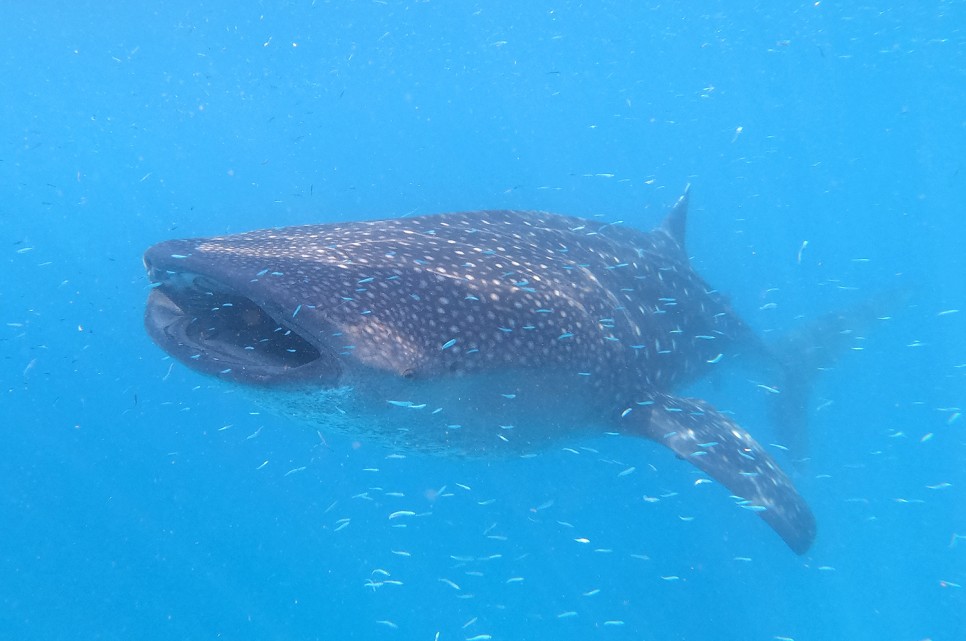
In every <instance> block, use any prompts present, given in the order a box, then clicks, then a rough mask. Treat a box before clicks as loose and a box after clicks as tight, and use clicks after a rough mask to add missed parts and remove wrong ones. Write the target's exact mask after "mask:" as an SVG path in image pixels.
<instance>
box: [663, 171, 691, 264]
mask: <svg viewBox="0 0 966 641" xmlns="http://www.w3.org/2000/svg"><path fill="white" fill-rule="evenodd" d="M690 194H691V185H685V186H684V193H683V194H681V197H680V198H678V200H677V202H676V203H674V207H672V208H671V211H670V212H668V215H667V216H666V217H665V218H664V222H663V223H661V227H660V229H661V231H663V232H664V233H665V234H667V235H668V236H670V237H671V239H672V240H673V241H674V242H676V243H677V244H678V246H679V247H680V248H681V250H682V251H683V250H684V236H685V233H686V231H687V229H686V228H687V223H688V197H689V196H690Z"/></svg>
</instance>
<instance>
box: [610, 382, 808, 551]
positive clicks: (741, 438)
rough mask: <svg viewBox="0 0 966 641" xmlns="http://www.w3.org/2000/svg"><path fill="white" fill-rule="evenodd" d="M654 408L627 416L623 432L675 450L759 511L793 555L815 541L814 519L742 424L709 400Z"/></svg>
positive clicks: (674, 401)
mask: <svg viewBox="0 0 966 641" xmlns="http://www.w3.org/2000/svg"><path fill="white" fill-rule="evenodd" d="M652 399H653V404H650V405H644V406H641V407H637V408H635V409H634V411H632V412H627V411H625V412H623V414H622V417H621V419H620V422H619V425H620V428H621V430H622V431H623V432H625V433H628V434H633V435H637V436H646V437H647V438H649V439H652V440H654V441H656V442H658V443H660V444H662V445H664V446H666V447H668V448H670V449H671V450H673V451H674V453H675V454H677V455H678V456H679V457H681V458H682V459H684V460H686V461H688V462H689V463H691V464H692V465H694V466H696V467H697V468H698V469H700V470H701V471H702V472H705V473H706V474H708V475H709V476H711V477H712V478H714V479H715V480H717V481H718V482H719V483H721V484H722V485H724V486H725V487H727V488H728V489H729V490H730V491H731V493H732V494H734V495H736V496H738V497H740V500H739V505H740V506H741V507H742V508H744V509H747V510H750V511H752V512H757V513H758V515H759V516H761V518H762V519H764V520H765V522H766V523H767V524H768V525H769V526H771V528H772V529H773V530H775V532H777V533H778V535H779V536H781V537H782V539H783V540H784V541H785V543H786V544H788V547H790V548H791V549H792V550H793V551H795V552H796V553H798V554H804V553H805V552H806V551H807V550H808V548H809V547H810V546H811V544H812V541H813V540H814V539H815V517H814V516H812V512H811V510H810V509H809V508H808V505H807V504H806V503H805V500H804V499H803V498H802V497H801V495H799V493H798V491H797V490H796V489H795V487H794V486H793V485H792V482H791V481H790V480H789V478H788V476H786V475H785V473H784V472H782V470H781V469H780V468H779V467H778V465H777V464H776V463H775V462H774V461H773V460H772V458H771V457H770V456H769V455H768V453H767V452H765V450H764V449H762V447H761V445H759V444H758V443H757V442H756V441H755V440H754V439H753V438H752V437H751V436H750V435H749V434H748V433H747V432H746V431H745V430H744V429H742V428H741V426H739V425H738V424H737V423H735V422H734V421H732V420H731V419H729V418H728V417H726V416H725V415H723V414H721V413H720V412H718V411H717V410H716V409H714V408H713V407H711V406H710V405H709V404H707V403H705V402H704V401H700V400H697V399H691V398H680V397H675V396H669V395H665V394H659V395H656V396H653V397H652Z"/></svg>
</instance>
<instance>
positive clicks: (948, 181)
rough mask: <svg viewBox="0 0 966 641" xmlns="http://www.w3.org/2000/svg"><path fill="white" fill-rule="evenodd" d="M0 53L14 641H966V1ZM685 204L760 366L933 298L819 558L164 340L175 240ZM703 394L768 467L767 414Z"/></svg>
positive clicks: (21, 11)
mask: <svg viewBox="0 0 966 641" xmlns="http://www.w3.org/2000/svg"><path fill="white" fill-rule="evenodd" d="M2 13H3V18H2V20H0V92H2V93H0V266H2V267H0V268H2V272H0V274H2V275H0V434H2V439H0V639H2V640H7V639H10V640H28V639H38V640H39V639H45V640H54V639H159V640H160V639H164V640H171V639H279V640H283V639H292V640H300V639H306V640H308V639H377V640H382V639H386V640H392V639H406V640H410V639H413V640H425V641H433V640H434V639H439V640H444V641H445V640H450V639H459V640H471V641H486V640H488V639H491V638H492V639H493V640H494V641H502V640H542V639H555V640H566V639H581V640H584V639H605V640H614V641H618V640H625V639H627V640H647V641H650V640H662V639H679V640H689V641H691V640H706V639H714V640H731V639H734V640H745V641H754V640H763V641H765V640H771V639H777V640H780V641H781V640H787V639H794V640H795V641H810V640H824V639H855V640H858V639H863V640H864V639H876V640H895V641H922V640H925V639H931V640H933V641H947V640H948V641H954V640H963V639H966V588H964V587H962V586H966V493H964V492H966V465H964V462H966V419H963V418H962V414H961V412H962V407H963V405H964V403H966V279H964V274H966V262H964V254H963V246H964V243H966V210H964V206H963V203H964V202H966V174H964V172H963V163H964V150H966V3H963V2H959V1H939V0H923V1H921V2H915V3H912V2H909V3H899V2H878V3H837V2H828V1H812V2H783V3H772V2H749V3H735V2H713V1H702V2H646V1H645V2H583V3H581V2H544V1H543V0H535V1H533V2H529V1H528V2H463V1H452V2H447V1H439V0H437V1H433V2H416V1H408V2H397V1H394V0H386V1H364V2H322V1H318V0H315V1H313V0H305V1H292V2H276V3H272V2H250V3H249V2H242V3H230V2H169V3H164V4H163V5H159V6H157V7H149V6H147V5H141V4H136V3H98V2H84V1H80V2H72V3H57V2H49V1H40V2H30V3H18V2H5V3H3V4H2ZM687 184H691V185H692V197H691V215H690V218H689V229H688V250H689V253H690V254H691V255H692V256H693V258H692V261H693V265H694V267H695V268H696V269H697V270H698V271H699V272H700V273H701V274H702V275H703V276H704V277H705V278H706V279H707V280H708V281H709V282H710V283H711V284H712V285H713V286H715V287H716V288H718V289H719V290H721V291H722V292H725V293H727V294H728V295H729V297H730V299H731V301H732V303H733V304H734V306H735V308H736V309H737V310H738V311H739V312H740V313H741V314H742V315H743V316H744V318H745V319H746V320H747V321H748V323H749V324H750V325H752V326H753V327H754V328H755V329H756V330H757V331H759V332H760V333H761V334H762V335H763V336H765V337H766V339H767V338H768V337H770V336H771V337H774V336H780V335H781V333H782V332H784V331H789V330H793V329H794V328H795V327H796V325H797V324H798V323H800V322H802V321H807V319H809V318H814V317H817V316H818V315H820V314H821V313H823V312H826V311H830V310H835V309H839V308H843V307H847V306H849V305H850V304H856V303H860V302H861V301H863V300H865V299H866V298H867V297H874V296H876V295H877V294H880V293H881V292H890V291H910V292H911V293H912V296H911V298H910V299H909V301H908V302H907V301H905V300H903V299H902V297H901V296H898V295H897V296H896V301H895V305H894V309H890V310H889V311H888V313H886V314H883V315H882V318H880V319H878V320H876V322H875V324H873V325H872V326H871V327H868V328H863V329H862V331H861V335H857V336H856V337H855V341H854V342H853V343H852V347H851V349H848V350H847V352H846V353H845V354H843V355H842V357H841V358H840V359H839V360H838V362H837V363H836V365H835V366H834V367H833V368H830V369H828V370H827V371H824V372H822V373H821V374H820V376H819V377H818V379H817V381H816V388H815V393H814V395H813V398H812V405H813V407H812V412H811V421H810V436H809V438H810V441H811V451H810V453H811V457H810V461H808V463H807V464H806V465H803V466H800V467H798V468H796V469H797V472H796V473H795V482H796V485H797V486H798V488H799V489H800V490H801V492H802V493H803V495H804V496H805V497H806V499H807V500H808V501H809V503H810V505H811V506H812V508H813V510H814V511H815V513H816V517H817V519H818V527H819V533H818V538H817V540H816V543H815V545H814V546H813V548H812V549H811V550H810V551H809V552H808V553H807V554H806V555H804V556H802V557H798V556H796V555H794V554H793V553H791V552H790V551H789V550H788V549H787V548H786V547H785V546H784V544H783V543H782V542H781V541H780V540H779V539H778V537H776V536H774V534H773V533H772V532H770V531H769V530H768V528H766V527H764V526H763V524H762V523H761V522H760V520H759V519H757V518H752V517H751V516H750V515H748V514H747V512H744V511H742V510H740V509H737V508H736V507H735V505H734V502H733V501H730V500H728V498H727V492H726V491H725V490H724V489H723V488H722V487H720V486H719V485H717V484H695V482H694V481H695V479H696V478H698V476H697V473H696V471H695V470H694V469H693V468H691V467H690V466H688V465H686V464H684V463H681V462H679V461H677V460H676V459H675V457H674V456H673V455H672V454H671V453H670V452H668V451H666V450H664V449H663V448H661V447H659V446H658V445H655V444H653V443H649V442H645V441H637V440H633V439H628V438H612V437H605V436H602V437H600V438H598V439H590V440H580V439H574V440H573V442H563V443H561V444H560V447H559V448H552V449H550V450H548V451H544V452H541V453H540V454H539V455H538V456H536V457H533V458H526V459H513V460H494V461H464V460H454V459H445V458H433V457H429V456H424V455H419V454H412V453H402V456H400V453H397V452H393V451H391V450H387V449H385V448H383V447H382V446H380V445H377V444H372V443H366V442H356V441H353V440H352V439H350V438H348V437H345V436H341V435H339V434H338V433H330V432H328V431H326V427H325V426H324V425H319V426H314V427H313V426H305V425H298V424H293V423H292V422H291V421H289V420H286V419H284V418H282V417H279V416H275V415H272V414H270V413H267V412H264V411H262V410H261V409H260V408H259V407H258V406H256V405H254V404H253V403H251V402H250V401H249V400H248V399H247V398H246V397H245V396H244V395H242V394H239V393H237V392H236V390H234V389H232V388H229V387H226V386H222V385H220V384H218V383H217V382H215V381H214V380H212V379H209V378H205V377H203V376H201V375H199V374H196V373H194V372H192V371H189V370H188V369H187V368H185V367H183V366H181V365H179V364H173V361H172V360H170V359H169V358H167V356H166V355H165V354H164V353H163V352H162V351H161V350H159V349H158V348H157V347H155V346H154V345H153V343H151V341H150V340H149V339H148V337H147V335H146V334H145V333H144V331H143V328H142V314H143V305H144V300H145V298H146V295H147V293H148V281H147V279H146V277H145V275H144V270H143V267H142V264H141V254H142V252H143V251H144V249H145V248H147V247H148V246H149V245H151V244H153V243H155V242H159V241H161V240H164V239H167V238H175V237H187V236H198V235H216V234H225V233H232V232H240V231H245V230H249V229H254V228H263V227H271V226H281V225H290V224H304V223H318V222H332V221H339V220H347V219H363V218H377V217H395V216H404V215H411V214H415V213H419V214H423V213H434V212H443V211H459V210H470V209H481V208H490V209H498V208H513V209H542V210H549V211H554V212H559V213H565V214H572V215H580V216H596V215H602V216H605V217H607V218H608V219H614V220H623V221H625V224H628V225H633V226H636V227H639V228H641V229H648V228H650V227H652V226H654V225H656V224H658V223H659V222H660V220H661V218H662V216H663V214H664V212H665V211H666V210H667V207H668V206H670V205H671V204H672V203H673V202H674V200H675V199H676V198H677V197H678V195H679V194H680V193H681V192H682V190H683V189H684V187H685V185H687ZM960 309H962V310H963V311H960ZM683 392H685V393H688V394H694V395H698V396H702V397H705V398H707V399H709V400H710V401H711V402H713V403H714V404H715V405H716V406H718V407H719V408H721V409H727V410H730V411H733V412H734V413H735V415H736V417H737V419H738V420H739V422H740V423H741V424H742V425H744V426H745V427H747V428H748V429H749V431H750V432H751V433H752V434H754V435H755V436H756V437H757V438H758V439H759V440H760V441H761V442H762V443H770V442H774V436H773V434H774V430H773V427H772V426H771V425H770V424H769V422H768V413H767V411H766V408H765V399H764V398H763V397H764V396H766V395H767V393H766V392H763V391H762V390H761V389H760V387H759V386H758V385H756V383H755V381H753V380H751V379H750V378H749V377H747V376H744V375H741V374H738V375H735V376H731V377H729V378H728V379H727V380H720V381H717V380H712V381H705V382H702V383H700V384H698V385H696V386H694V387H693V388H692V389H688V390H683ZM316 428H317V429H316ZM783 462H784V463H785V464H786V466H787V467H788V468H789V469H793V466H791V465H790V464H789V463H788V461H787V460H786V461H783ZM631 468H633V469H632V470H631ZM628 470H631V471H630V472H628ZM398 511H407V512H408V511H412V512H415V513H416V514H417V516H416V517H414V518H408V519H399V518H394V519H390V518H389V515H391V514H393V513H396V512H398ZM400 525H405V526H406V527H399V526H400Z"/></svg>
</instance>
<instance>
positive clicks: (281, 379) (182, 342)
mask: <svg viewBox="0 0 966 641" xmlns="http://www.w3.org/2000/svg"><path fill="white" fill-rule="evenodd" d="M147 267H148V275H149V277H150V278H151V280H152V286H153V289H152V291H151V293H150V295H149V296H148V302H147V308H146V310H145V315H144V324H145V327H146V328H147V330H148V333H149V334H150V336H151V338H152V339H153V340H154V341H155V342H156V343H157V344H158V345H159V346H160V347H161V348H163V349H164V350H165V351H167V352H168V353H170V354H171V355H173V356H174V357H176V358H177V359H178V360H180V361H182V362H184V363H185V364H186V365H188V366H190V367H191V368H193V369H195V370H198V371H200V372H203V373H205V374H214V375H217V376H219V377H221V378H226V379H229V380H231V381H232V382H237V383H245V384H249V385H257V386H277V385H282V384H291V383H305V382H306V381H308V380H311V381H313V382H314V383H317V384H319V385H331V384H334V383H335V382H336V381H337V379H338V377H339V373H340V367H339V365H338V361H337V359H336V358H335V356H334V355H333V354H331V353H329V351H328V350H326V349H325V348H324V347H322V346H321V345H318V344H316V343H314V342H312V341H311V340H309V339H308V338H307V337H306V336H304V335H303V333H302V332H301V331H300V329H299V328H298V327H297V326H296V325H295V324H294V323H291V322H285V321H284V320H282V319H279V318H276V316H279V314H276V315H273V314H270V313H269V312H268V311H266V309H265V306H263V305H260V304H259V303H257V302H256V301H255V300H253V299H252V298H250V297H248V296H245V295H244V294H242V293H241V292H239V291H237V290H236V289H234V288H233V287H231V286H229V285H227V284H225V283H223V282H220V281H218V280H216V279H214V278H212V277H210V276H207V275H204V274H198V273H194V272H190V271H172V270H163V269H158V268H157V267H156V266H153V265H150V264H148V265H147Z"/></svg>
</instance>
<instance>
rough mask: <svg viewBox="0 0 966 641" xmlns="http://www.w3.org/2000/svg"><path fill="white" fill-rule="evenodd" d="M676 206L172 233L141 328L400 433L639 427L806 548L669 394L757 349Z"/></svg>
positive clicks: (218, 369) (495, 446)
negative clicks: (588, 214) (650, 214)
mask: <svg viewBox="0 0 966 641" xmlns="http://www.w3.org/2000/svg"><path fill="white" fill-rule="evenodd" d="M686 211H687V194H685V196H683V197H682V198H681V199H680V200H679V201H678V203H677V204H676V205H675V207H674V208H673V210H672V211H671V213H670V214H669V215H668V217H667V219H666V220H665V222H664V224H663V225H662V226H660V227H658V228H656V229H654V230H653V231H651V232H649V233H644V232H640V231H636V230H634V229H630V228H628V227H625V226H622V225H619V224H607V223H605V222H602V221H598V220H584V219H579V218H572V217H567V216H559V215H555V214H550V213H544V212H532V211H475V212H465V213H451V214H440V215H430V216H417V217H412V218H400V219H392V220H377V221H368V222H351V223H340V224H324V225H307V226H300V227H286V228H279V229H267V230H262V231H254V232H250V233H244V234H236V235H231V236H223V237H216V238H201V239H189V240H171V241H167V242H163V243H160V244H158V245H155V246H153V247H151V248H150V249H149V250H148V251H147V252H146V254H145V256H144V262H145V265H146V267H147V271H148V276H149V278H150V280H151V281H152V285H153V287H152V289H151V292H150V296H149V299H148V304H147V310H146V315H145V323H146V327H147V330H148V332H149V334H150V335H151V337H152V338H153V339H154V341H155V342H156V343H157V344H158V345H160V346H161V347H162V348H163V349H164V350H166V351H167V352H168V353H170V354H171V355H172V356H174V357H175V358H177V359H178V360H180V361H181V362H183V363H185V364H186V365H188V366H190V367H191V368H193V369H195V370H198V371H200V372H203V373H205V374H209V375H212V376H215V377H217V378H219V379H222V380H224V381H227V382H230V383H237V384H240V385H242V386H245V387H247V388H248V389H249V390H251V391H253V392H255V393H257V395H258V396H259V397H261V399H262V400H263V401H264V402H266V403H268V404H270V405H273V406H275V407H276V408H277V409H279V410H281V411H282V412H284V413H285V414H287V415H293V416H298V417H301V418H303V419H306V420H309V421H314V422H317V423H318V424H319V425H320V426H326V427H332V428H338V429H342V430H346V431H350V432H353V433H357V434H364V435H368V436H370V437H372V438H377V439H379V440H382V441H384V442H387V443H389V444H391V445H392V446H393V447H401V448H414V449H421V450H429V451H436V452H440V453H446V454H456V455H464V456H488V455H512V454H523V453H527V452H531V451H535V450H536V449H538V448H542V447H545V446H547V445H548V444H550V443H552V442H554V441H557V440H560V439H561V438H570V439H572V438H573V437H574V436H575V435H578V434H595V433H598V434H599V433H602V432H611V433H612V432H618V433H622V434H629V435H635V436H643V437H647V438H649V439H651V440H653V441H655V442H657V443H660V444H661V445H664V446H665V447H668V448H670V449H671V450H673V451H674V453H675V454H677V456H679V457H680V458H682V459H684V460H686V461H688V462H689V463H691V464H692V465H694V466H696V467H697V468H699V469H700V470H702V471H703V472H705V473H707V474H708V475H710V476H711V477H713V478H714V479H716V480H717V481H719V482H720V483H722V484H723V485H725V486H726V487H727V488H728V489H729V490H730V492H731V494H732V495H734V496H736V497H738V502H739V504H740V505H741V506H742V507H744V508H747V509H748V510H750V511H753V512H756V513H758V514H759V516H761V518H763V519H764V520H765V522H766V523H768V525H770V526H771V527H772V528H773V529H774V530H775V531H776V532H777V533H778V534H779V535H780V536H781V537H782V539H784V541H785V542H786V543H787V544H788V546H789V547H791V549H792V550H794V551H795V552H797V553H800V554H801V553H804V552H805V551H806V550H807V549H808V548H809V546H810V545H811V543H812V541H813V539H814V537H815V520H814V518H813V516H812V513H811V511H810V510H809V508H808V506H807V505H806V503H805V501H804V500H803V499H802V497H801V496H800V495H799V493H798V492H797V491H796V489H795V487H794V486H793V485H792V483H791V481H790V480H789V478H788V476H787V475H786V474H785V473H784V472H783V471H782V470H781V469H780V468H779V467H778V465H777V464H776V463H775V461H774V460H773V459H772V457H771V456H770V455H769V454H768V453H767V452H766V451H765V450H764V449H763V448H762V447H761V446H760V445H759V444H758V443H757V442H756V441H755V440H754V439H753V438H752V437H751V436H750V435H749V434H748V433H747V432H746V431H745V430H744V429H742V428H741V427H740V426H739V425H738V424H737V423H735V422H734V421H733V420H732V419H731V418H729V417H728V416H725V415H724V414H722V413H720V412H718V411H717V410H715V408H713V407H712V406H711V405H709V404H708V403H706V402H704V401H702V400H698V399H694V398H684V397H681V396H676V395H674V392H675V390H676V389H679V388H681V387H683V386H684V385H686V384H688V383H689V382H691V381H694V380H695V379H697V378H700V377H701V376H703V375H706V374H707V373H708V372H709V371H710V370H712V369H714V368H718V367H723V366H724V365H723V364H722V362H724V363H727V361H728V359H729V358H730V357H731V355H733V354H735V353H737V352H745V353H759V355H762V354H763V355H765V356H764V358H766V359H767V357H768V350H767V349H765V348H764V347H763V345H762V343H761V341H759V340H758V339H757V337H756V336H755V335H754V334H753V333H752V332H751V331H750V330H749V329H748V328H747V326H746V325H745V324H744V323H743V322H742V321H741V320H740V319H739V318H738V317H737V315H736V314H735V313H734V312H733V311H732V310H731V308H730V307H729V305H728V303H727V302H726V300H725V299H724V298H723V297H721V296H719V295H718V294H717V293H716V292H715V291H714V290H713V289H712V288H711V287H709V286H708V285H707V284H706V283H705V282H704V281H703V280H702V279H701V277H700V276H698V275H697V274H696V273H695V272H694V271H693V270H692V268H691V266H690V265H689V261H688V257H687V254H686V253H685V249H684V228H685V217H686ZM780 360H781V362H780V363H778V366H779V367H780V368H781V369H783V370H785V371H786V372H787V371H794V368H795V361H794V359H792V358H789V357H788V356H787V353H786V354H785V355H783V357H782V358H781V359H780ZM789 420H791V419H789Z"/></svg>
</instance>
